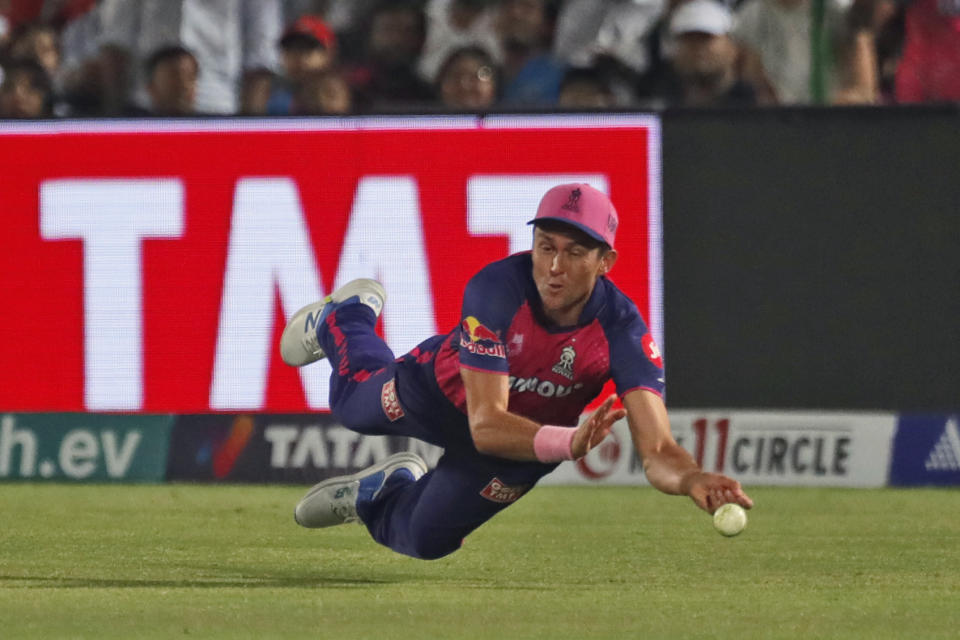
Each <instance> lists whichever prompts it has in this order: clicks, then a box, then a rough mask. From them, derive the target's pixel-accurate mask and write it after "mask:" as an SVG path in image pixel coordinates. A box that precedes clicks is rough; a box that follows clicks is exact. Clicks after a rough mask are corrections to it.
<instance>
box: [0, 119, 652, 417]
mask: <svg viewBox="0 0 960 640" xmlns="http://www.w3.org/2000/svg"><path fill="white" fill-rule="evenodd" d="M659 171H660V163H659V125H658V121H657V120H656V119H655V118H652V117H636V116H629V117H628V116H624V117H620V116H577V117H558V116H544V117H532V116H523V117H508V116H499V117H495V118H487V119H476V118H437V117H433V118H416V119H411V118H404V119H362V118H360V119H347V120H332V121H300V120H289V121H270V120H264V121H197V122H162V121H161V122H156V123H150V122H144V123H139V122H117V123H78V122H54V123H50V124H27V125H9V126H8V125H4V128H3V129H2V130H0V176H2V180H0V212H2V213H0V215H2V219H3V221H4V232H3V234H0V266H2V268H0V299H2V300H3V303H4V308H3V313H2V315H0V329H2V335H3V340H0V363H2V366H0V409H3V410H7V411H86V410H90V411H124V412H127V411H131V412H150V413H159V412H206V411H227V410H243V411H271V412H298V411H303V410H310V409H324V408H326V406H327V391H328V382H327V378H328V376H329V367H328V366H327V365H326V364H325V363H323V364H321V365H320V366H316V365H314V366H310V367H305V368H303V369H300V370H295V369H291V368H289V367H286V366H285V365H284V364H283V363H282V362H281V360H280V358H279V357H278V349H277V344H278V339H279V334H280V331H281V330H282V328H283V324H284V321H285V318H287V317H289V316H290V315H292V314H293V312H294V311H296V310H297V309H298V308H299V307H301V306H303V305H304V304H307V303H309V302H313V301H315V300H317V299H319V298H321V297H323V296H324V295H325V294H326V293H328V292H329V291H331V290H332V289H334V288H336V287H337V286H340V285H341V284H343V283H345V282H347V281H349V280H351V279H353V278H357V277H363V276H365V277H374V278H378V279H379V280H380V281H382V282H383V283H384V285H385V286H386V289H387V292H388V295H389V299H388V301H387V304H386V307H385V310H384V312H383V320H382V331H383V334H384V337H385V338H386V340H387V342H388V343H389V344H390V346H391V347H392V348H393V349H394V351H395V352H397V353H398V354H399V353H402V352H404V351H406V350H408V349H410V348H411V347H413V346H414V345H415V344H417V343H418V342H420V341H421V340H423V339H424V338H426V337H428V336H430V335H432V334H434V333H439V332H447V331H449V330H450V329H451V328H452V327H454V326H456V323H457V322H458V321H459V313H460V301H461V300H460V298H461V294H462V290H463V286H464V285H465V283H466V281H467V279H468V278H469V277H470V276H471V275H472V274H473V273H475V272H476V271H477V270H478V269H480V268H481V267H482V266H484V265H485V264H486V263H488V262H490V261H493V260H496V259H499V258H501V257H503V256H506V255H508V254H509V253H512V252H515V251H520V250H524V249H527V248H529V243H530V237H531V235H530V227H528V226H526V224H525V223H526V222H527V220H529V219H530V218H531V217H532V216H533V213H534V211H535V209H536V204H537V202H538V200H539V198H540V196H541V195H542V194H543V192H545V191H546V190H547V189H548V188H549V187H551V186H553V185H554V184H558V183H561V182H569V181H573V180H578V181H584V182H588V183H590V184H593V185H594V186H596V187H597V188H600V189H602V190H604V191H607V192H608V193H609V194H610V195H611V197H612V199H613V201H614V203H615V205H616V206H617V209H618V211H619V213H620V219H621V226H620V230H619V233H618V237H617V245H618V246H617V248H618V249H619V251H620V254H621V255H620V259H619V261H618V263H617V266H616V268H615V269H614V271H613V272H612V274H611V277H612V279H613V280H614V281H615V282H616V283H617V284H618V285H619V286H620V287H621V288H622V289H623V290H624V291H626V292H627V293H628V295H630V296H631V297H632V298H633V300H634V301H635V302H636V303H637V305H638V306H639V308H640V310H641V312H642V313H643V314H644V316H645V317H646V319H647V321H648V323H649V324H650V326H651V329H652V331H653V335H654V337H655V339H656V340H657V341H658V342H662V329H661V327H662V321H661V315H662V314H661V310H660V304H661V302H660V301H661V275H660V270H661V267H660V197H659V180H660V175H659Z"/></svg>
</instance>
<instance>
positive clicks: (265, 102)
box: [244, 15, 337, 115]
mask: <svg viewBox="0 0 960 640" xmlns="http://www.w3.org/2000/svg"><path fill="white" fill-rule="evenodd" d="M279 45H280V58H281V61H282V69H283V71H282V74H281V75H280V76H279V77H275V78H273V79H272V86H271V88H270V92H269V95H267V96H258V97H256V98H254V97H251V96H246V97H245V98H244V113H258V114H262V113H266V114H269V115H284V114H289V113H291V111H292V110H291V105H292V102H293V94H294V93H295V92H296V89H297V87H298V86H299V85H300V84H301V83H302V82H303V81H304V79H305V78H306V77H307V75H309V74H311V73H316V72H318V71H324V70H325V69H329V68H331V67H332V66H333V65H334V63H335V62H336V59H337V38H336V35H334V33H333V30H332V29H331V28H330V27H329V26H328V25H327V23H326V22H324V21H323V19H322V18H320V17H319V16H316V15H303V16H300V17H299V18H298V19H297V20H296V21H295V22H293V23H292V24H291V25H290V26H289V27H287V30H286V31H284V33H283V37H282V38H280V43H279Z"/></svg>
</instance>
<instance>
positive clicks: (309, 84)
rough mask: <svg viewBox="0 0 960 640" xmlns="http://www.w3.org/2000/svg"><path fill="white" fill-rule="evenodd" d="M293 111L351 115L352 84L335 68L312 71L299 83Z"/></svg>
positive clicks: (310, 113) (309, 114)
mask: <svg viewBox="0 0 960 640" xmlns="http://www.w3.org/2000/svg"><path fill="white" fill-rule="evenodd" d="M291 111H292V113H294V114H296V115H301V116H323V115H349V114H350V113H353V94H352V92H351V90H350V85H349V84H347V81H346V79H344V77H343V75H341V74H340V72H338V71H337V70H335V69H325V70H322V71H311V72H309V73H307V74H305V75H304V77H303V78H302V79H301V81H300V83H299V84H298V85H297V87H296V91H295V93H294V97H293V105H292V110H291Z"/></svg>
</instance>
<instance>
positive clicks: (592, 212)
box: [527, 183, 620, 248]
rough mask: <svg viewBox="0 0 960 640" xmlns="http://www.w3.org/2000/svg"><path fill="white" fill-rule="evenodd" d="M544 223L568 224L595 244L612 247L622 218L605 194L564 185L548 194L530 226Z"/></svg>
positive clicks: (580, 185)
mask: <svg viewBox="0 0 960 640" xmlns="http://www.w3.org/2000/svg"><path fill="white" fill-rule="evenodd" d="M541 220H556V221H557V222H565V223H567V224H569V225H573V226H574V227H576V228H577V229H580V230H581V231H583V232H584V233H586V234H587V235H588V236H590V237H591V238H593V239H594V240H599V241H600V242H606V243H607V244H608V245H610V247H611V248H612V247H613V240H614V238H615V237H616V235H617V225H618V224H620V218H619V217H618V216H617V210H616V209H614V208H613V203H612V202H610V198H608V197H607V194H605V193H604V192H603V191H600V190H598V189H594V188H593V187H591V186H590V185H588V184H582V183H580V184H576V183H574V184H561V185H558V186H556V187H553V188H552V189H550V190H549V191H547V192H546V193H545V194H544V196H543V198H542V199H541V200H540V206H539V207H537V215H536V217H535V218H534V219H533V220H531V221H530V222H528V223H527V224H536V223H537V222H540V221H541Z"/></svg>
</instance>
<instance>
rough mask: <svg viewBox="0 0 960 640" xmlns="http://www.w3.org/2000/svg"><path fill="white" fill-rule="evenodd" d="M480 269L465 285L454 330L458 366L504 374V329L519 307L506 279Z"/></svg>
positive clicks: (518, 298) (518, 295)
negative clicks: (456, 328)
mask: <svg viewBox="0 0 960 640" xmlns="http://www.w3.org/2000/svg"><path fill="white" fill-rule="evenodd" d="M504 276H505V274H499V273H497V272H496V271H494V270H490V269H484V270H483V271H481V272H480V273H478V274H477V275H475V276H474V277H473V278H471V280H470V282H468V283H467V287H466V289H465V290H464V292H463V307H462V309H461V312H460V326H459V327H458V332H459V336H458V340H457V345H458V351H459V356H460V366H462V367H467V368H468V369H476V370H478V371H488V372H491V373H507V371H508V366H507V350H506V346H505V341H506V336H507V330H508V329H509V328H510V323H511V322H512V321H513V317H514V316H515V315H516V313H517V309H519V308H520V305H521V304H522V293H521V292H520V291H519V290H518V288H517V287H516V286H511V284H512V283H511V281H510V278H509V277H504Z"/></svg>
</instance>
